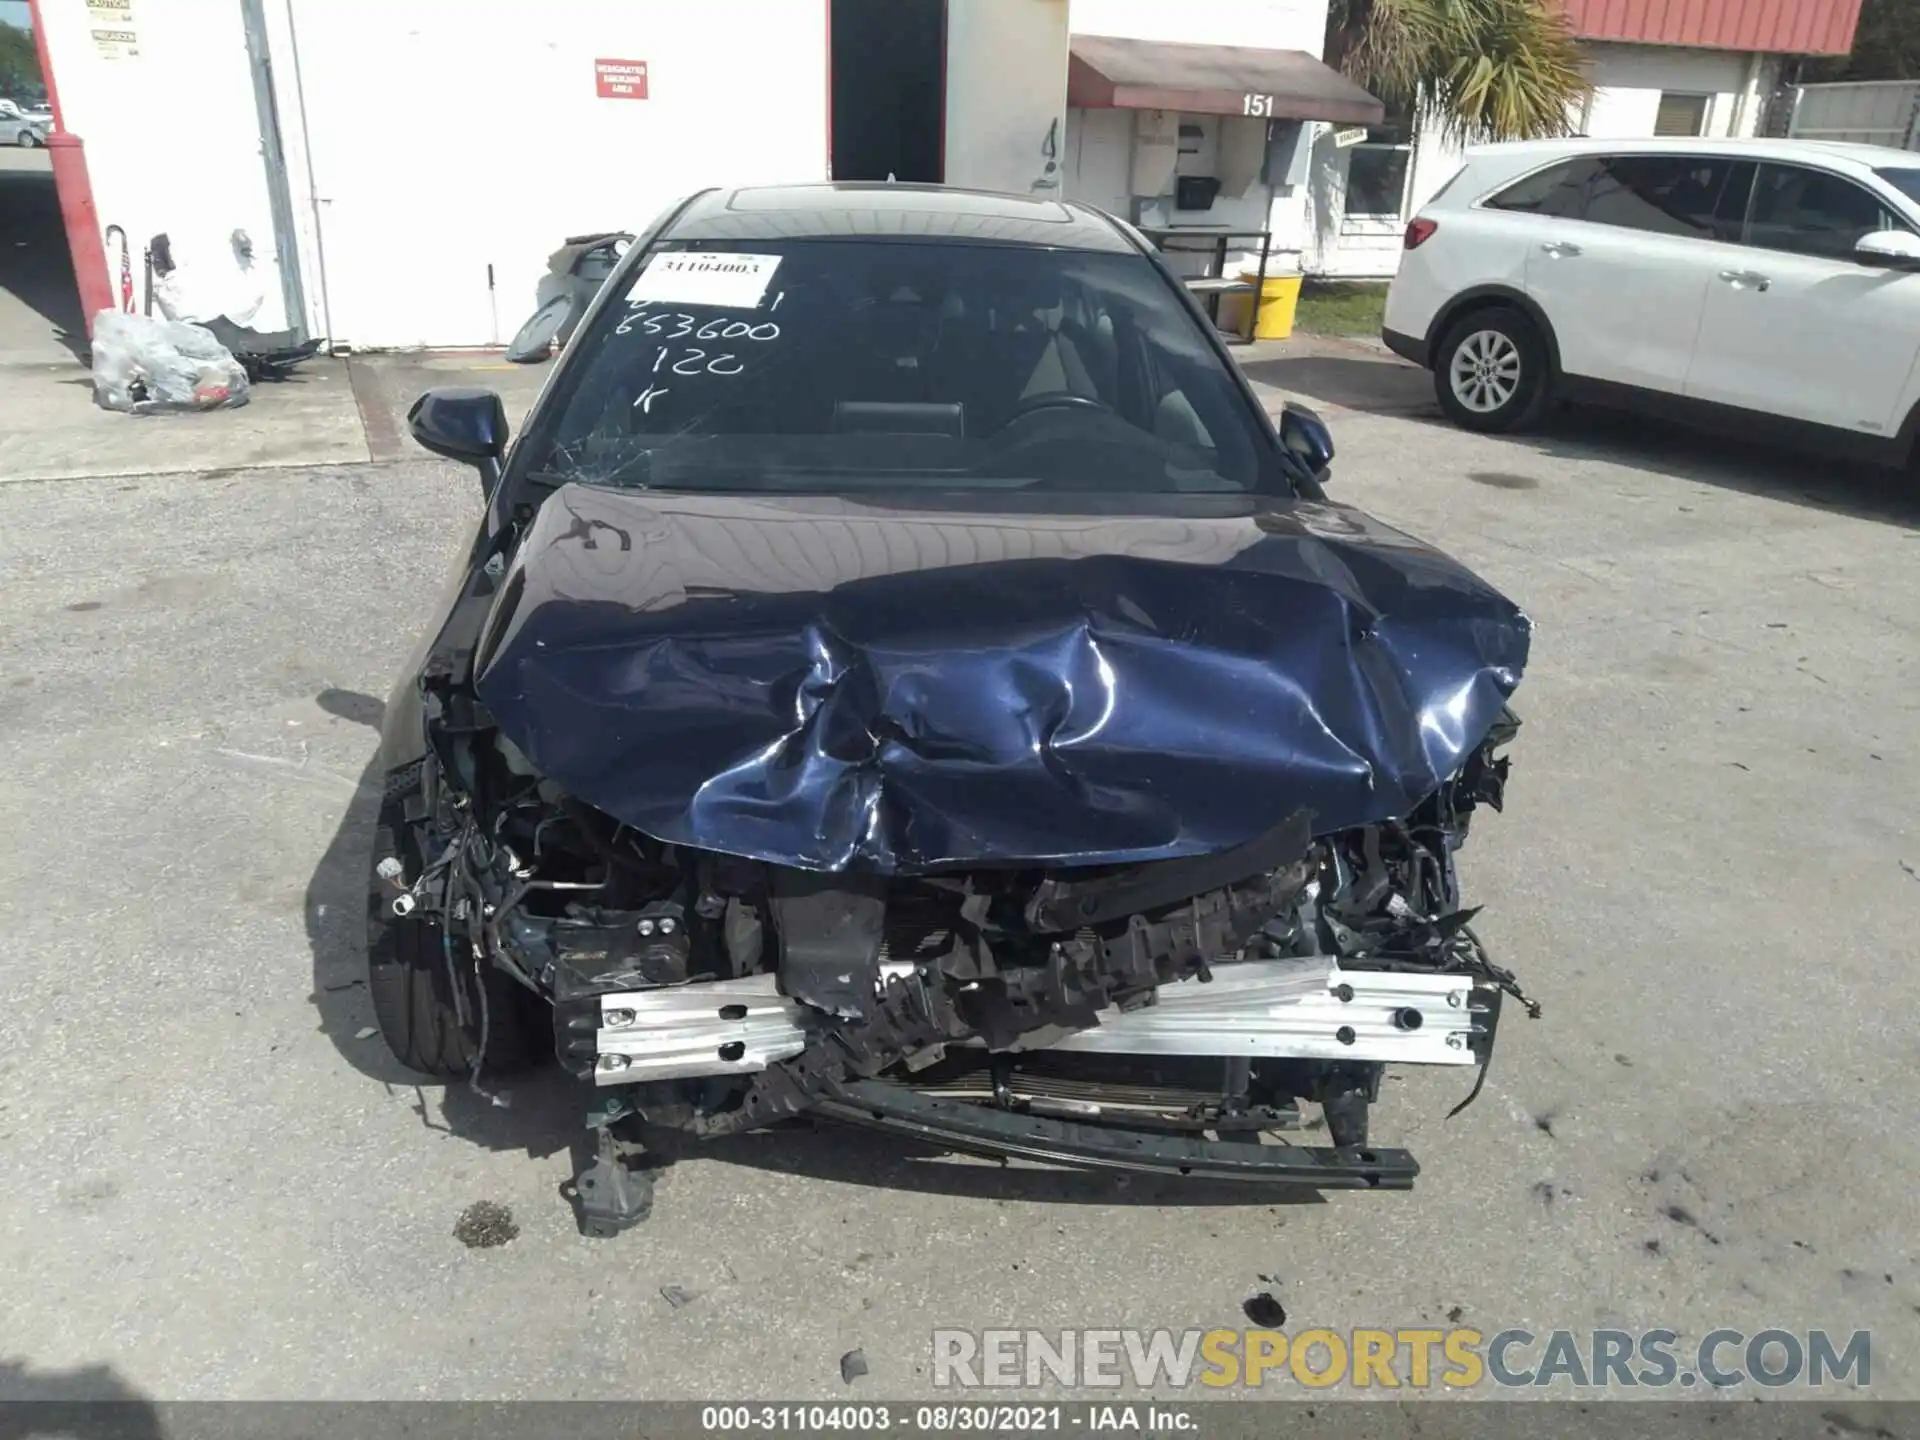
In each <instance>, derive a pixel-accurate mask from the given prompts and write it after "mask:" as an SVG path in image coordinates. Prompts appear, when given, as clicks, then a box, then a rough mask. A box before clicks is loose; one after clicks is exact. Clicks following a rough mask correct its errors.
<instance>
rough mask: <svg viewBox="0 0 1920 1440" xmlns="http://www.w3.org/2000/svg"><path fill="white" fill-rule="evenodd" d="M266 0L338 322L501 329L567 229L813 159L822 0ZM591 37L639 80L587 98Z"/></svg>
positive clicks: (406, 331)
mask: <svg viewBox="0 0 1920 1440" xmlns="http://www.w3.org/2000/svg"><path fill="white" fill-rule="evenodd" d="M71 3H73V4H75V5H76V6H77V5H78V4H79V3H80V0H71ZM152 3H154V0H140V5H141V6H145V5H149V4H152ZM171 3H173V4H177V5H187V4H191V5H194V6H196V7H199V6H201V5H207V6H208V8H215V7H213V6H211V5H210V4H209V3H208V0H171ZM136 8H138V7H136ZM219 8H225V7H219ZM269 8H270V9H278V10H279V11H280V15H279V17H278V19H277V20H276V26H277V27H284V30H285V33H286V35H287V39H288V44H289V52H288V57H287V58H288V59H291V56H292V53H293V49H292V47H293V46H294V45H295V44H296V43H297V53H298V60H299V65H298V71H297V73H294V67H293V66H292V65H291V64H288V63H281V64H279V65H278V66H277V79H278V81H279V84H280V92H281V109H282V112H283V114H284V113H287V112H289V111H291V112H293V113H294V114H295V115H299V114H300V112H301V110H302V104H303V102H304V117H303V119H304V124H303V126H302V125H300V124H297V123H293V122H290V123H289V124H288V126H287V129H288V130H289V132H290V137H291V134H292V133H294V132H298V133H299V134H300V139H301V143H300V144H298V145H295V144H294V143H293V141H292V139H291V138H290V139H289V145H288V148H289V150H290V151H297V152H298V169H299V170H300V171H301V173H300V174H299V175H298V177H297V179H296V184H295V191H296V194H295V199H296V209H299V208H309V209H311V210H312V211H313V213H314V214H315V215H317V223H316V222H310V223H309V232H310V234H311V235H312V237H313V242H314V243H313V254H312V255H311V257H310V269H309V273H310V274H312V273H316V272H317V270H318V265H319V255H320V251H321V250H322V249H324V253H325V279H326V284H325V291H324V296H325V301H326V303H327V305H328V307H329V309H330V311H331V317H332V327H331V328H332V336H333V339H334V340H335V341H336V342H344V343H347V344H351V345H353V346H355V347H360V348H366V347H405V346H424V345H433V346H462V345H474V346H479V345H492V344H499V343H502V342H504V341H505V340H507V339H509V338H510V337H511V336H512V334H513V332H514V331H515V330H516V329H518V328H519V325H520V323H521V322H522V321H523V320H524V319H525V318H526V316H527V314H528V313H529V312H530V311H531V310H532V308H533V302H534V287H535V285H536V284H537V282H538V280H539V277H540V276H541V274H542V273H543V272H544V270H545V268H546V261H547V256H548V255H549V254H550V253H551V252H552V251H553V250H555V249H556V248H558V246H559V245H560V242H561V241H562V239H563V238H564V237H566V236H568V235H573V234H581V233H585V232H589V231H597V230H622V229H625V230H633V229H638V228H641V227H643V226H645V225H646V224H647V223H648V222H649V221H650V220H652V219H653V218H654V217H655V216H656V215H657V214H659V213H660V212H661V211H662V210H664V209H665V208H666V207H667V206H669V205H670V204H672V203H673V202H674V201H676V200H678V199H680V198H681V197H683V196H685V195H687V194H690V193H691V192H693V191H695V190H698V189H701V188H704V187H706V186H709V185H732V184H759V183H773V182H791V181H805V180H817V179H822V178H824V177H825V175H826V173H827V164H828V141H827V75H828V72H827V13H826V6H825V0H698V3H680V0H671V3H670V0H656V3H648V4H638V3H633V0H566V3H548V4H544V5H538V4H527V3H524V0H269ZM599 59H608V60H624V61H644V62H646V65H647V67H648V71H647V84H648V94H647V98H646V99H610V98H602V97H601V96H600V95H599V94H598V93H597V88H598V87H597V85H596V80H595V61H596V60H599ZM179 100H180V94H179V92H178V91H176V92H175V94H174V96H173V101H174V104H173V107H172V108H174V109H176V110H177V109H178V104H179ZM309 148H310V151H311V157H312V169H311V175H310V177H309V176H308V175H307V174H306V173H305V165H304V161H305V157H306V154H307V151H308V149H309ZM293 160H294V157H292V156H290V163H292V162H293ZM309 179H310V181H311V194H312V196H314V197H317V203H313V204H311V205H309V204H308V203H307V202H308V199H309V196H308V195H307V194H306V193H305V192H304V189H303V187H304V186H305V183H306V182H307V181H308V180H309ZM490 275H491V277H492V285H491V287H490V286H489V276H490ZM308 289H309V292H310V293H313V292H318V291H319V290H320V287H319V286H318V285H317V284H310V285H309V286H308ZM319 300H320V296H319V295H318V294H316V296H315V302H316V304H318V303H319Z"/></svg>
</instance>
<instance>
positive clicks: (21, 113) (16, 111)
mask: <svg viewBox="0 0 1920 1440" xmlns="http://www.w3.org/2000/svg"><path fill="white" fill-rule="evenodd" d="M52 129H53V112H52V111H47V112H45V113H44V114H43V113H42V112H41V111H40V110H39V108H38V107H28V108H25V109H22V108H21V107H20V106H19V105H18V104H16V103H15V102H14V101H12V100H0V145H21V146H26V147H29V148H31V147H34V146H38V145H45V144H46V143H47V134H48V132H49V131H51V130H52Z"/></svg>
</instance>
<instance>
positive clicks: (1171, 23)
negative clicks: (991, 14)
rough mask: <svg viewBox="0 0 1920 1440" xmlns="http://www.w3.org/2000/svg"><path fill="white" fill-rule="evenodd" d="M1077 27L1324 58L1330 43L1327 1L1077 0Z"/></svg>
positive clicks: (962, 0) (1086, 30)
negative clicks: (1299, 51) (1245, 46)
mask: <svg viewBox="0 0 1920 1440" xmlns="http://www.w3.org/2000/svg"><path fill="white" fill-rule="evenodd" d="M960 3H962V4H965V3H969V0H960ZM1072 23H1073V31H1074V33H1075V34H1076V35H1120V36H1124V37H1126V38H1128V39H1132V40H1171V41H1174V42H1176V43H1178V44H1183V45H1250V46H1254V47H1256V48H1258V49H1262V50H1304V51H1306V52H1307V54H1309V55H1314V56H1318V55H1319V54H1320V53H1321V49H1322V47H1323V46H1324V45H1325V44H1326V40H1327V5H1326V0H1072Z"/></svg>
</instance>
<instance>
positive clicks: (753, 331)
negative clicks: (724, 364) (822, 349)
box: [613, 310, 780, 344]
mask: <svg viewBox="0 0 1920 1440" xmlns="http://www.w3.org/2000/svg"><path fill="white" fill-rule="evenodd" d="M675 321H677V322H678V324H679V328H678V329H676V330H674V331H673V332H672V333H671V334H669V335H667V339H669V340H684V339H686V338H687V337H688V336H689V335H691V336H693V337H694V338H695V339H696V340H754V341H758V342H760V343H761V344H764V343H766V342H767V341H769V340H778V339H779V338H780V327H779V326H778V325H776V324H774V322H773V321H771V320H763V321H761V322H760V323H759V324H758V325H756V324H753V323H752V322H751V321H747V320H729V319H727V318H726V317H725V316H721V317H720V318H719V319H717V320H709V321H707V322H706V323H705V324H704V325H701V324H700V321H699V317H698V316H697V315H685V314H680V313H677V312H673V313H668V314H663V315H650V314H648V313H647V312H646V311H645V310H636V311H634V312H633V314H631V315H629V316H627V317H626V319H624V320H622V321H621V322H620V323H619V324H618V325H617V326H615V327H614V331H613V333H614V334H616V335H626V334H629V333H630V332H631V331H632V330H633V327H634V326H636V325H639V326H641V327H642V328H643V329H644V330H645V331H646V333H647V334H649V335H659V334H661V333H662V331H663V327H665V326H666V325H667V324H669V323H671V322H675ZM696 325H699V328H698V329H697V330H696V329H695V328H694V327H695V326H696Z"/></svg>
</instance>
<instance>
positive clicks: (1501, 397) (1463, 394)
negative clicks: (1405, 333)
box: [1433, 306, 1550, 434]
mask: <svg viewBox="0 0 1920 1440" xmlns="http://www.w3.org/2000/svg"><path fill="white" fill-rule="evenodd" d="M1547 369H1548V365H1547V347H1546V344H1545V342H1544V341H1543V340H1542V339H1541V337H1540V331H1539V329H1538V327H1536V326H1535V325H1534V323H1533V321H1531V320H1529V319H1528V318H1527V317H1526V316H1525V315H1523V314H1522V313H1521V312H1520V311H1518V310H1513V309H1509V308H1506V307H1504V306H1503V307H1500V308H1498V309H1491V310H1476V311H1474V312H1473V313H1472V314H1470V315H1466V316H1463V317H1462V318H1461V319H1460V320H1458V321H1457V322H1455V323H1454V325H1453V326H1452V327H1451V328H1449V329H1448V331H1447V334H1446V338H1445V339H1444V340H1442V341H1441V342H1440V349H1439V352H1438V353H1437V354H1436V355H1435V356H1434V363H1433V388H1434V393H1435V395H1436V396H1437V397H1438V398H1439V401H1440V408H1441V409H1442V410H1444V411H1445V412H1446V414H1447V418H1448V419H1449V420H1451V421H1453V423H1454V424H1456V425H1458V426H1460V427H1461V428H1462V429H1465V430H1478V431H1481V432H1483V433H1488V434H1494V433H1499V432H1501V431H1507V430H1517V429H1520V428H1521V427H1522V426H1525V425H1528V424H1530V423H1532V422H1533V421H1534V420H1535V419H1537V418H1538V417H1539V415H1540V412H1541V411H1542V410H1543V409H1545V408H1546V403H1547V398H1548V395H1549V393H1550V386H1549V384H1548V380H1549V377H1548V374H1547Z"/></svg>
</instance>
